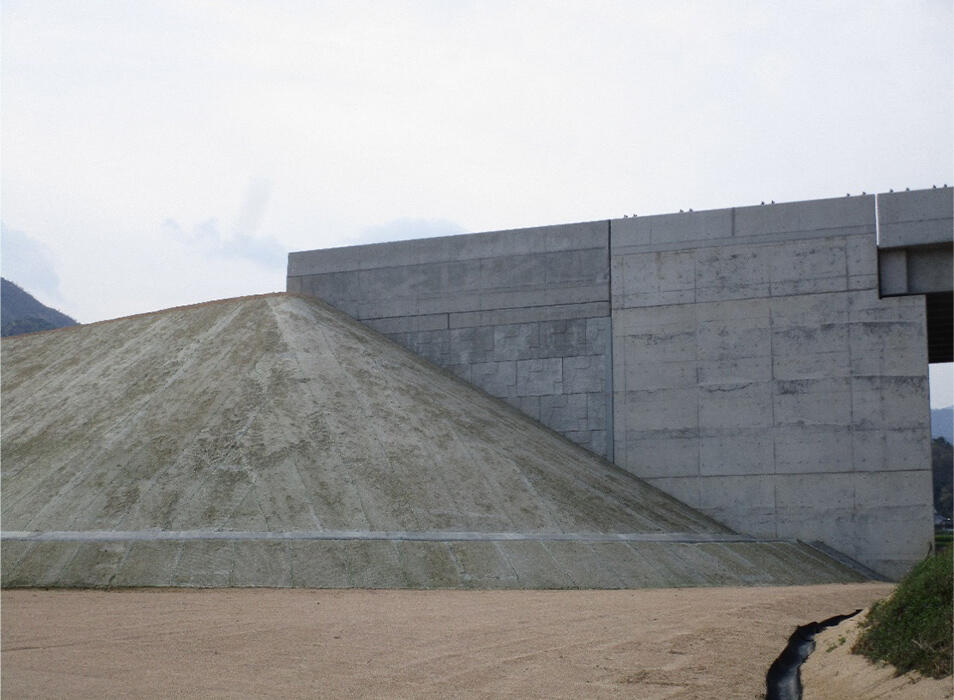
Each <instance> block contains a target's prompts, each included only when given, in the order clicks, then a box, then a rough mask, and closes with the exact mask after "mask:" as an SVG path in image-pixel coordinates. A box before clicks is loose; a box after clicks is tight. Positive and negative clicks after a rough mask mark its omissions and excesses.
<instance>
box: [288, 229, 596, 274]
mask: <svg viewBox="0 0 954 700" xmlns="http://www.w3.org/2000/svg"><path fill="white" fill-rule="evenodd" d="M606 245H607V224H606V222H605V221H593V222H586V223H579V224H561V225H556V226H539V227H534V228H525V229H513V230H507V231H493V232H489V233H479V234H468V235H457V236H442V237H437V238H426V239H417V240H409V241H397V242H394V243H372V244H369V245H357V246H347V247H342V248H328V249H325V250H309V251H299V252H293V253H290V254H289V256H288V275H289V276H291V277H294V276H298V275H314V274H320V273H324V272H339V271H351V270H368V269H373V268H378V267H395V266H407V265H415V264H424V263H435V262H454V261H458V260H474V259H481V258H493V257H507V256H512V255H529V254H532V253H549V252H553V251H567V250H570V251H572V250H585V249H587V248H602V249H604V250H605V249H606Z"/></svg>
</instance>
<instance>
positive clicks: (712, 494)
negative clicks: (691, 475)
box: [699, 475, 775, 537]
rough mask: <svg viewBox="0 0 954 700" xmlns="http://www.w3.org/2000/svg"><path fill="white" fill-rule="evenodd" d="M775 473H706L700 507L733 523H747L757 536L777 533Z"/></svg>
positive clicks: (732, 525) (701, 489) (717, 518)
mask: <svg viewBox="0 0 954 700" xmlns="http://www.w3.org/2000/svg"><path fill="white" fill-rule="evenodd" d="M774 480H775V477H772V476H756V475H749V476H706V477H704V478H702V479H700V489H699V492H700V498H699V509H700V510H701V511H702V512H704V513H706V514H707V515H709V516H711V517H713V518H715V519H716V520H718V521H719V522H724V523H726V524H728V525H729V527H742V526H744V527H745V529H746V531H747V532H750V533H752V534H753V535H755V536H757V537H773V536H775V528H774V519H775V518H774V515H775V489H774Z"/></svg>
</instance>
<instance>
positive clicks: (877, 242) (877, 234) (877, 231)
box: [874, 192, 881, 247]
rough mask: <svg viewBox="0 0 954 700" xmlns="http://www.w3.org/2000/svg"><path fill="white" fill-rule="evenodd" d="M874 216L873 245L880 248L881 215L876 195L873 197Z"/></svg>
mask: <svg viewBox="0 0 954 700" xmlns="http://www.w3.org/2000/svg"><path fill="white" fill-rule="evenodd" d="M874 207H875V211H874V215H875V245H876V246H878V247H881V214H880V212H879V211H878V193H877V192H875V196H874Z"/></svg>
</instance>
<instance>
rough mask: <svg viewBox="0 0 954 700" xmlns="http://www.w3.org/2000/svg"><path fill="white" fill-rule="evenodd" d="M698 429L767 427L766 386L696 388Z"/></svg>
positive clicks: (768, 401) (769, 422)
mask: <svg viewBox="0 0 954 700" xmlns="http://www.w3.org/2000/svg"><path fill="white" fill-rule="evenodd" d="M698 396H699V427H700V428H707V429H715V430H726V429H730V430H734V429H739V428H770V427H771V426H772V389H771V386H770V385H769V384H766V383H757V382H752V383H737V384H707V385H705V386H701V387H699V394H698Z"/></svg>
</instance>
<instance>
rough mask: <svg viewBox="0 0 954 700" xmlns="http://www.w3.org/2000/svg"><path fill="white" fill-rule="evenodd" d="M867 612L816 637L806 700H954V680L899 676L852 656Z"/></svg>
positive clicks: (807, 666)
mask: <svg viewBox="0 0 954 700" xmlns="http://www.w3.org/2000/svg"><path fill="white" fill-rule="evenodd" d="M866 614H867V610H866V611H865V612H864V613H862V614H860V615H858V616H857V617H855V618H852V619H850V620H845V621H844V622H842V623H841V624H840V625H838V626H837V627H832V628H830V629H827V630H824V631H823V632H821V633H820V634H818V635H817V636H816V637H815V652H814V653H813V654H812V655H811V656H809V657H808V660H807V661H806V662H805V663H804V664H803V665H802V682H803V683H804V685H805V698H804V700H855V699H856V698H883V699H884V700H895V699H897V700H933V698H952V697H954V679H952V678H942V679H940V680H935V679H933V678H924V677H922V676H921V674H919V673H906V674H904V675H902V676H897V677H896V676H895V675H894V669H893V668H892V667H891V666H875V665H872V664H870V663H868V662H867V661H866V660H865V659H864V658H862V657H861V656H857V655H855V654H852V653H851V651H850V650H851V647H852V646H854V643H855V640H857V638H858V635H859V633H860V632H861V622H862V621H863V620H864V618H865V615H866Z"/></svg>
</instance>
